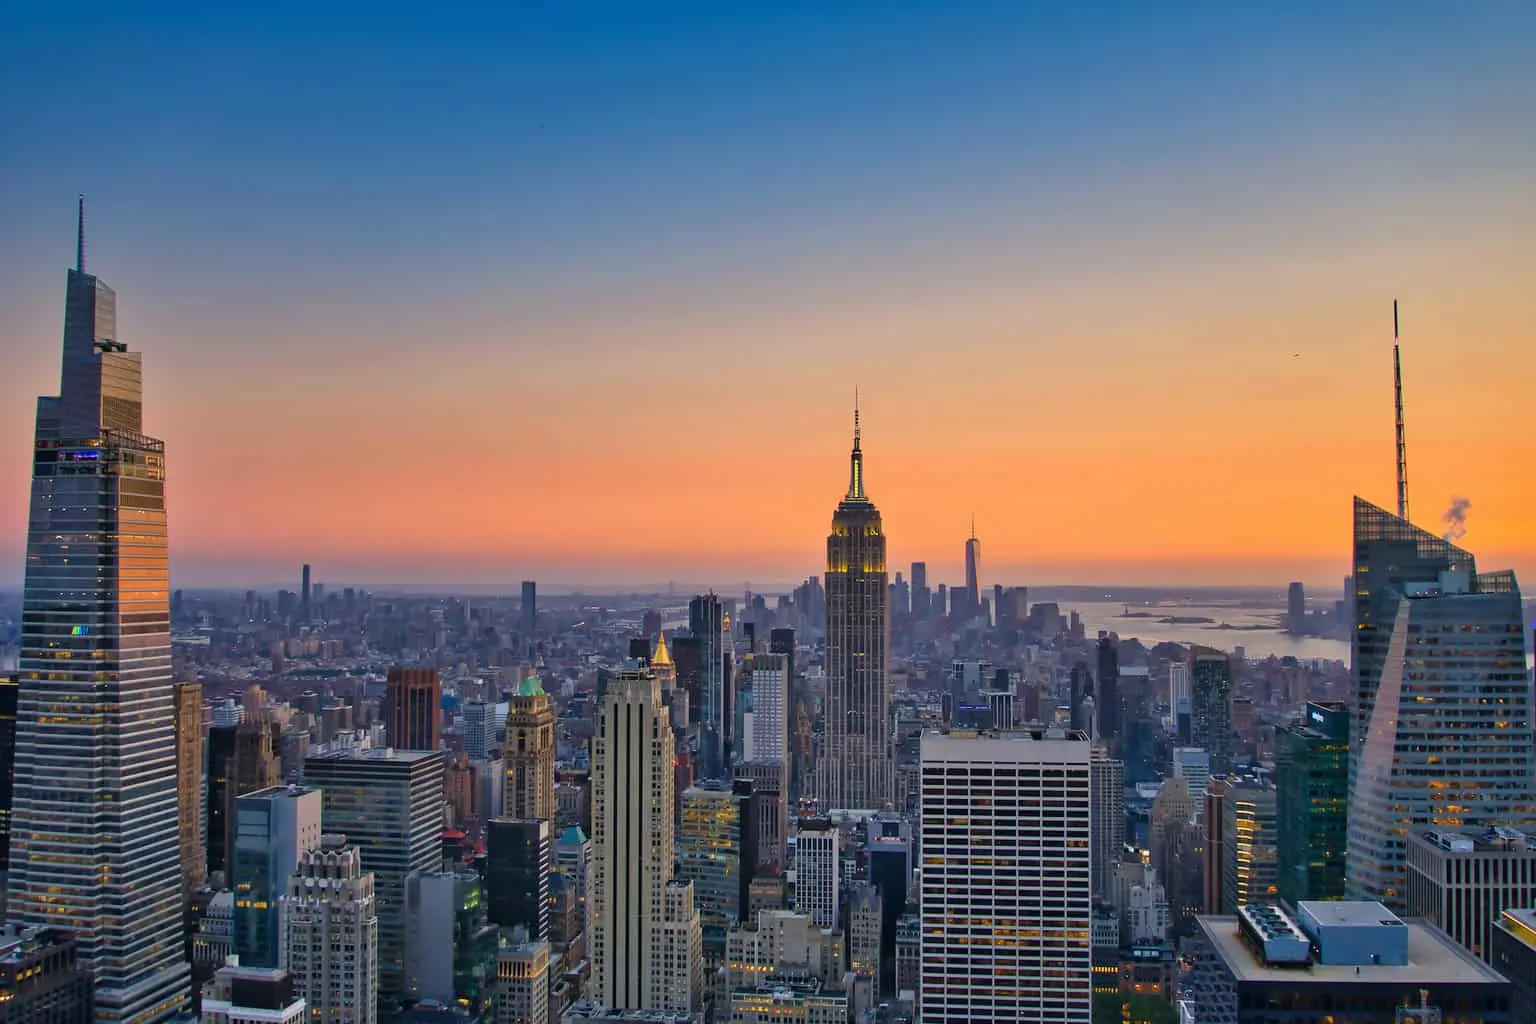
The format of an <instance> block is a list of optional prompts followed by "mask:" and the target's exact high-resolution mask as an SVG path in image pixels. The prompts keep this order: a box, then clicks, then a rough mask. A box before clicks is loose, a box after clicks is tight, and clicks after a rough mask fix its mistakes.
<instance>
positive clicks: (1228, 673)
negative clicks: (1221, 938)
mask: <svg viewBox="0 0 1536 1024" xmlns="http://www.w3.org/2000/svg"><path fill="white" fill-rule="evenodd" d="M1192 653H1193V654H1194V664H1193V665H1191V666H1190V670H1189V692H1190V698H1189V703H1190V738H1191V739H1193V740H1194V742H1195V746H1197V747H1200V748H1202V749H1203V750H1205V751H1206V752H1207V753H1209V754H1210V755H1211V774H1212V775H1227V774H1229V773H1230V772H1231V771H1232V662H1231V661H1230V660H1229V659H1228V658H1227V656H1226V655H1225V654H1223V653H1222V652H1221V651H1213V650H1211V649H1210V648H1209V647H1196V648H1195V649H1194V650H1193V652H1192ZM1209 912H1210V913H1220V911H1219V910H1215V911H1209Z"/></svg>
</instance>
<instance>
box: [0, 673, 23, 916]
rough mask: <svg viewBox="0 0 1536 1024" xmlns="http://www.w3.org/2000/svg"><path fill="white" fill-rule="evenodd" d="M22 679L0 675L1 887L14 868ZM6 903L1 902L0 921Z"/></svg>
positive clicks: (11, 675) (12, 674)
mask: <svg viewBox="0 0 1536 1024" xmlns="http://www.w3.org/2000/svg"><path fill="white" fill-rule="evenodd" d="M20 695H21V679H20V677H19V676H17V675H16V674H15V673H11V674H9V675H0V887H3V885H4V883H5V879H6V873H7V872H8V871H9V870H10V865H11V794H12V791H13V789H14V781H13V780H14V778H15V775H14V771H15V765H16V700H17V698H18V697H19V696H20ZM4 911H5V902H4V900H3V899H0V921H3V920H5V917H4Z"/></svg>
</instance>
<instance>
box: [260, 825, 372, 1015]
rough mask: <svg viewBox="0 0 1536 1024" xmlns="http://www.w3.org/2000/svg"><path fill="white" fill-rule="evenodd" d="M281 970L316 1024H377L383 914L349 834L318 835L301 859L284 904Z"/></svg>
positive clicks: (367, 872) (292, 877)
mask: <svg viewBox="0 0 1536 1024" xmlns="http://www.w3.org/2000/svg"><path fill="white" fill-rule="evenodd" d="M281 918H282V936H283V944H282V949H281V955H280V957H279V959H280V961H281V964H282V966H283V967H285V968H286V969H287V970H288V972H289V973H290V974H291V975H292V977H293V984H294V991H295V992H297V993H298V994H299V995H301V996H303V997H304V1000H305V1002H306V1003H307V1004H308V1006H309V1011H310V1021H311V1024H375V1022H376V1021H377V1020H378V1001H379V912H378V902H377V899H376V898H375V896H374V879H373V874H372V872H369V871H365V870H364V869H363V858H362V854H361V852H360V851H359V850H358V849H357V847H355V846H348V845H347V842H346V838H345V837H344V836H335V835H328V836H323V837H321V840H320V845H319V846H318V847H317V848H315V849H311V850H308V851H307V852H305V853H304V855H303V856H302V857H300V858H299V864H298V867H297V868H296V869H295V870H294V873H293V875H292V876H291V877H290V878H289V880H288V892H287V894H286V895H284V896H283V899H282V903H281Z"/></svg>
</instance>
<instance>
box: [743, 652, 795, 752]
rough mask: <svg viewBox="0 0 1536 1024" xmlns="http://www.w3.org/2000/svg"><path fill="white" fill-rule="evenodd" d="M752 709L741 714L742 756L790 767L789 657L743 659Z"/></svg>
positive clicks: (756, 655)
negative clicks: (750, 693)
mask: <svg viewBox="0 0 1536 1024" xmlns="http://www.w3.org/2000/svg"><path fill="white" fill-rule="evenodd" d="M743 665H744V669H743V675H744V676H745V677H746V678H745V680H744V681H745V682H746V683H747V685H748V686H749V687H750V688H751V691H752V710H751V711H750V712H747V713H746V714H745V715H743V718H742V725H743V728H742V737H741V739H742V744H741V752H742V753H741V759H742V760H743V761H771V762H775V763H781V764H783V765H784V769H785V771H788V770H789V706H788V699H789V659H788V658H787V657H786V656H784V655H782V654H750V655H748V656H747V658H746V660H745V661H744V662H743Z"/></svg>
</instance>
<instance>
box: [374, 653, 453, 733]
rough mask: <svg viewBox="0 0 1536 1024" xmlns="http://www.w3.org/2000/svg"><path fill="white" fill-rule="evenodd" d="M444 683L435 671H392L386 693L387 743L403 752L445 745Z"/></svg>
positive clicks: (401, 669)
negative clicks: (443, 741) (443, 733)
mask: <svg viewBox="0 0 1536 1024" xmlns="http://www.w3.org/2000/svg"><path fill="white" fill-rule="evenodd" d="M442 703H443V680H442V677H441V676H439V675H438V674H437V669H435V668H404V667H402V666H399V665H397V666H395V667H394V668H392V669H390V670H389V677H388V679H387V680H386V681H385V691H384V735H385V737H386V739H385V742H386V743H388V744H389V745H390V746H391V747H395V748H397V749H399V750H437V749H438V748H439V747H441V746H442V732H443V710H442Z"/></svg>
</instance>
